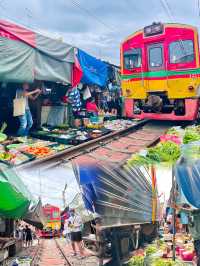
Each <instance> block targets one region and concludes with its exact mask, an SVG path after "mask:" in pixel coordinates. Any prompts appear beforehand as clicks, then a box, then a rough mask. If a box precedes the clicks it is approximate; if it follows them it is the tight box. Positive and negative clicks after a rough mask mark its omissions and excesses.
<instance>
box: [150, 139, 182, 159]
mask: <svg viewBox="0 0 200 266" xmlns="http://www.w3.org/2000/svg"><path fill="white" fill-rule="evenodd" d="M180 155H181V150H180V147H179V145H178V144H176V143H174V142H173V141H166V142H162V143H159V144H158V145H157V146H155V147H153V148H150V149H148V153H147V157H148V158H150V159H151V160H154V161H155V162H174V161H176V160H177V159H178V158H179V157H180Z"/></svg>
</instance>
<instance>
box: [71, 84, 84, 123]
mask: <svg viewBox="0 0 200 266" xmlns="http://www.w3.org/2000/svg"><path fill="white" fill-rule="evenodd" d="M67 102H68V103H69V104H71V106H72V112H73V116H74V119H77V118H79V117H80V116H79V112H80V111H81V105H82V104H81V96H80V92H79V90H78V89H77V88H72V87H71V88H69V90H68V92H67Z"/></svg>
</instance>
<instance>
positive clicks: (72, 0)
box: [71, 0, 118, 32]
mask: <svg viewBox="0 0 200 266" xmlns="http://www.w3.org/2000/svg"><path fill="white" fill-rule="evenodd" d="M71 4H72V5H73V6H75V7H77V8H78V9H80V10H81V11H82V12H84V13H86V14H87V15H89V16H90V17H92V18H93V19H95V20H96V21H97V22H98V23H100V24H102V25H103V26H104V27H106V28H107V29H109V30H110V31H111V32H116V29H117V28H115V27H113V26H112V25H111V26H112V27H111V26H110V25H108V24H107V23H105V22H104V21H103V20H101V19H100V18H99V17H97V16H96V15H95V14H94V13H92V12H91V11H90V10H89V9H86V8H85V7H82V6H81V4H80V2H79V1H77V0H71ZM117 30H118V29H117Z"/></svg>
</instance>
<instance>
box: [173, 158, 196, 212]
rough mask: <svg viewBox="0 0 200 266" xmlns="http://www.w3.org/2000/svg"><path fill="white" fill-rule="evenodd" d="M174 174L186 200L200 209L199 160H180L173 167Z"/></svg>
mask: <svg viewBox="0 0 200 266" xmlns="http://www.w3.org/2000/svg"><path fill="white" fill-rule="evenodd" d="M175 176H176V180H177V183H178V186H179V188H180V189H181V190H182V192H183V194H184V196H185V198H186V200H187V201H188V202H189V203H190V204H191V205H193V206H194V207H196V208H198V209H200V201H199V198H200V160H196V161H193V162H187V161H182V162H180V163H179V164H177V165H176V167H175Z"/></svg>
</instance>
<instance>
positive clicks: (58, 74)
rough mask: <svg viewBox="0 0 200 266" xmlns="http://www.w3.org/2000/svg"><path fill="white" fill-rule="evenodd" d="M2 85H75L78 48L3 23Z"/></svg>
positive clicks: (0, 23)
mask: <svg viewBox="0 0 200 266" xmlns="http://www.w3.org/2000/svg"><path fill="white" fill-rule="evenodd" d="M0 37H1V45H0V81H7V82H8V81H18V82H23V81H27V82H32V81H33V80H34V79H38V80H47V81H55V82H64V83H71V82H72V66H73V63H74V47H72V46H71V45H68V44H66V43H64V42H62V41H59V40H55V39H52V38H49V37H46V36H43V35H41V34H39V33H36V32H32V31H30V30H28V29H25V28H23V27H21V26H17V25H15V24H13V23H10V22H5V21H2V20H0Z"/></svg>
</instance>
